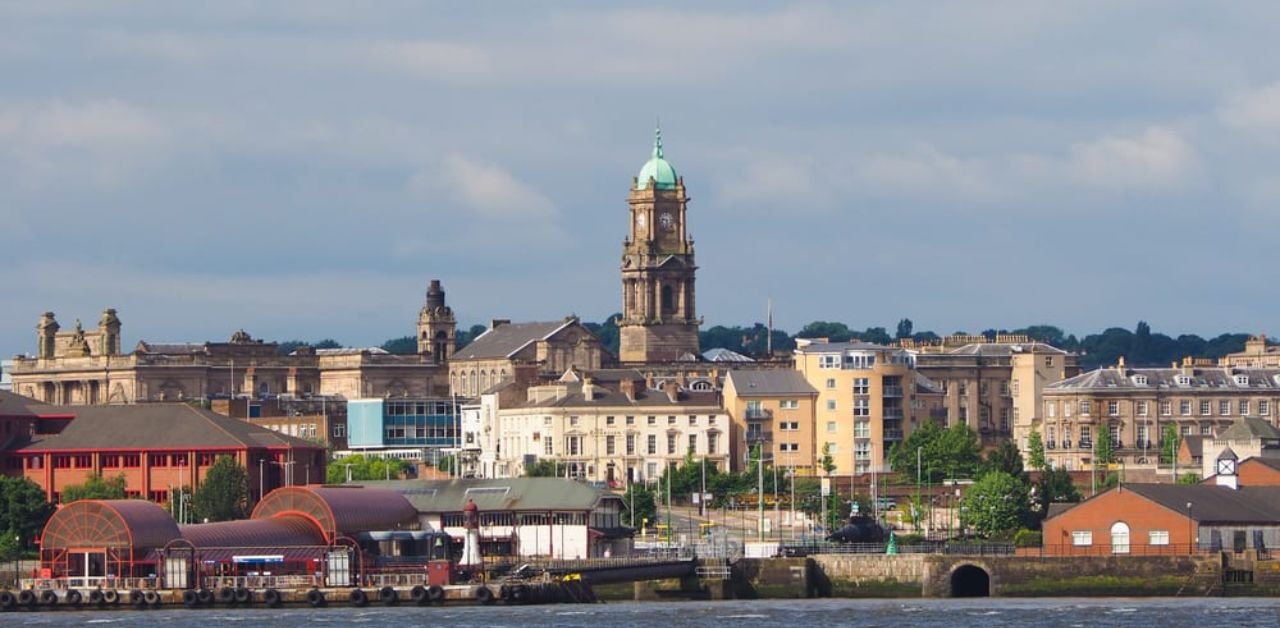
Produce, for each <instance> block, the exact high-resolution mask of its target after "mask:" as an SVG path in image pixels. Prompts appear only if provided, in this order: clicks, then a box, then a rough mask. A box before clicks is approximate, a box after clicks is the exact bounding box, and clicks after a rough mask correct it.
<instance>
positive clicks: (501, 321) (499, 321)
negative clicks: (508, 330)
mask: <svg viewBox="0 0 1280 628" xmlns="http://www.w3.org/2000/svg"><path fill="white" fill-rule="evenodd" d="M510 324H511V319H509V318H494V319H490V320H489V329H497V328H499V327H502V326H503V325H510Z"/></svg>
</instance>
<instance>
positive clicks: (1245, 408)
mask: <svg viewBox="0 0 1280 628" xmlns="http://www.w3.org/2000/svg"><path fill="white" fill-rule="evenodd" d="M1239 408H1240V416H1249V400H1248V399H1241V400H1240V404H1239Z"/></svg>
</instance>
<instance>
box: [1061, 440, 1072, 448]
mask: <svg viewBox="0 0 1280 628" xmlns="http://www.w3.org/2000/svg"><path fill="white" fill-rule="evenodd" d="M1062 448H1063V449H1071V441H1069V440H1064V441H1062Z"/></svg>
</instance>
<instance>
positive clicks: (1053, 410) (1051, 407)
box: [1045, 401, 1058, 419]
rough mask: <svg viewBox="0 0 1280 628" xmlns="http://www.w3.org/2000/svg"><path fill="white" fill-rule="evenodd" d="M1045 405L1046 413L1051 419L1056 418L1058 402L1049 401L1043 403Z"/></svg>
mask: <svg viewBox="0 0 1280 628" xmlns="http://www.w3.org/2000/svg"><path fill="white" fill-rule="evenodd" d="M1045 405H1046V406H1047V407H1046V408H1045V409H1046V410H1047V412H1048V414H1049V418H1051V419H1054V418H1057V416H1058V404H1056V403H1054V402H1052V401H1050V402H1049V403H1047V404H1045Z"/></svg>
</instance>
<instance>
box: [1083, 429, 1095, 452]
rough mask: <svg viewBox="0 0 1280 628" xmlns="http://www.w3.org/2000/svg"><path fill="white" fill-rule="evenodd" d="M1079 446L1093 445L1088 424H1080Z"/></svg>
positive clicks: (1088, 446)
mask: <svg viewBox="0 0 1280 628" xmlns="http://www.w3.org/2000/svg"><path fill="white" fill-rule="evenodd" d="M1080 447H1081V448H1082V449H1089V448H1091V447H1093V428H1091V427H1089V426H1088V425H1081V426H1080Z"/></svg>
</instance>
